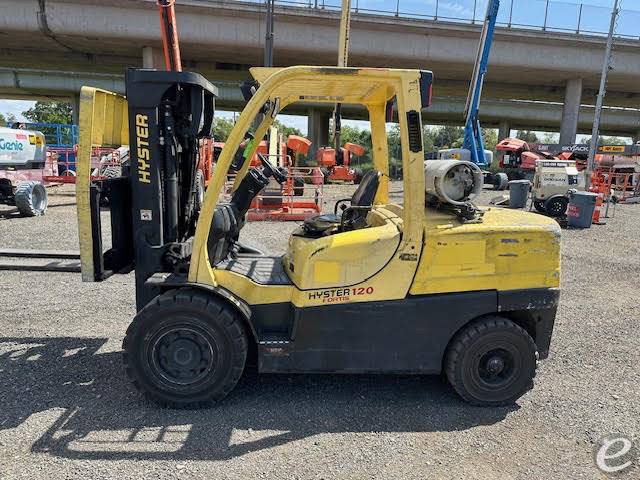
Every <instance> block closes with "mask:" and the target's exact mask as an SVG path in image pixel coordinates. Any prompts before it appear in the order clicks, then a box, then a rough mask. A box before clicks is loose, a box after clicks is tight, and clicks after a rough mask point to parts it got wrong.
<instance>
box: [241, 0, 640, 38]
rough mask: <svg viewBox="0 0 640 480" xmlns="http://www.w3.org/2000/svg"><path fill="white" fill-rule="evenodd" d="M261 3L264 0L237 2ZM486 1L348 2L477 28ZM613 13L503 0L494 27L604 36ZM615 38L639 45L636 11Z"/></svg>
mask: <svg viewBox="0 0 640 480" xmlns="http://www.w3.org/2000/svg"><path fill="white" fill-rule="evenodd" d="M241 1H244V2H251V3H264V2H263V1H262V0H241ZM487 1H488V0H352V3H351V5H352V10H353V12H354V13H355V14H363V15H383V16H395V17H399V18H414V19H424V20H432V21H442V22H454V23H467V24H479V25H481V24H482V23H483V21H484V15H485V12H486V8H487ZM275 3H276V5H279V6H283V7H287V6H289V7H303V8H311V9H320V10H335V11H338V10H340V5H341V0H276V1H275ZM610 18H611V9H610V8H608V7H600V6H595V5H589V4H585V3H571V2H562V1H557V0H502V2H501V8H500V13H499V15H498V25H499V26H500V27H503V28H519V29H532V30H540V31H549V32H563V33H575V34H583V35H598V36H600V35H601V36H606V35H607V33H608V31H609V21H610ZM616 36H617V37H619V38H626V39H636V40H640V10H630V9H623V10H621V11H620V14H619V15H618V23H617V26H616Z"/></svg>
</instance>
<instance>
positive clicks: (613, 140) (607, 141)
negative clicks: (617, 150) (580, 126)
mask: <svg viewBox="0 0 640 480" xmlns="http://www.w3.org/2000/svg"><path fill="white" fill-rule="evenodd" d="M582 141H583V143H586V144H587V145H591V137H586V138H585V137H583V139H582ZM626 143H627V141H626V140H625V139H624V138H620V137H602V136H600V137H598V145H600V146H602V145H625V144H626Z"/></svg>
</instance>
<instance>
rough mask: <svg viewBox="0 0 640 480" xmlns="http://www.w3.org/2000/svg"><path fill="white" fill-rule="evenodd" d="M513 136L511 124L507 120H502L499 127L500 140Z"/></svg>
mask: <svg viewBox="0 0 640 480" xmlns="http://www.w3.org/2000/svg"><path fill="white" fill-rule="evenodd" d="M510 136H511V124H510V123H509V122H507V121H502V122H500V126H499V128H498V141H499V142H500V141H502V140H504V139H505V138H509V137H510Z"/></svg>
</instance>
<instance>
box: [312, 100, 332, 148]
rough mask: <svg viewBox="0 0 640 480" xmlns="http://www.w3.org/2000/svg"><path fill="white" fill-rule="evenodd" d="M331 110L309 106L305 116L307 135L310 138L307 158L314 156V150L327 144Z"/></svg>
mask: <svg viewBox="0 0 640 480" xmlns="http://www.w3.org/2000/svg"><path fill="white" fill-rule="evenodd" d="M330 118H331V112H329V111H328V110H322V109H319V108H310V109H309V113H308V116H307V135H308V138H309V140H311V143H312V144H311V149H310V151H309V158H314V157H315V153H316V150H317V149H318V148H320V147H326V146H327V145H328V144H329V119H330Z"/></svg>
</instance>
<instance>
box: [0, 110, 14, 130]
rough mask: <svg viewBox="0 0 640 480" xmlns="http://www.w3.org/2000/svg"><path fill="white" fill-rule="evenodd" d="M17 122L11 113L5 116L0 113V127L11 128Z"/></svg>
mask: <svg viewBox="0 0 640 480" xmlns="http://www.w3.org/2000/svg"><path fill="white" fill-rule="evenodd" d="M17 121H18V119H17V118H16V116H15V115H14V114H13V113H7V114H6V115H2V114H1V113H0V127H9V128H11V126H12V125H13V124H14V123H15V122H17Z"/></svg>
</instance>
